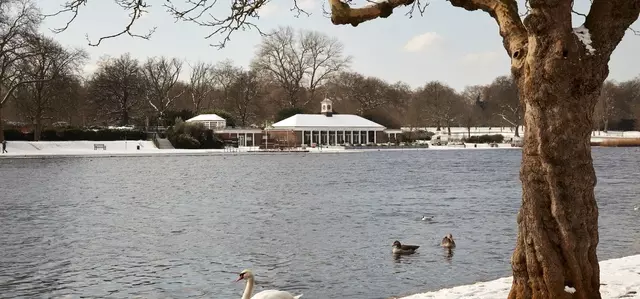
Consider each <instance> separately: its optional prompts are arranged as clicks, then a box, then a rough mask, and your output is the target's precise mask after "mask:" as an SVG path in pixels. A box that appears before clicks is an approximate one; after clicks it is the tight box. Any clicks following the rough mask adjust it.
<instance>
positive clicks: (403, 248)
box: [391, 241, 420, 254]
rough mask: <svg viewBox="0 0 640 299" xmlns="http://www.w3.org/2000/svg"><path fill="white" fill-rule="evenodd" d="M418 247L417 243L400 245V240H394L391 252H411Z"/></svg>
mask: <svg viewBox="0 0 640 299" xmlns="http://www.w3.org/2000/svg"><path fill="white" fill-rule="evenodd" d="M418 248H420V246H418V245H402V244H400V241H394V242H393V249H392V251H391V252H393V254H413V253H415V252H416V250H417V249H418Z"/></svg>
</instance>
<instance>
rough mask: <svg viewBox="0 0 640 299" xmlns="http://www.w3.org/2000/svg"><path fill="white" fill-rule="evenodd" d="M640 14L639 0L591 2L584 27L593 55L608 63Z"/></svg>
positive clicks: (595, 0) (599, 0) (600, 0)
mask: <svg viewBox="0 0 640 299" xmlns="http://www.w3.org/2000/svg"><path fill="white" fill-rule="evenodd" d="M639 14H640V0H593V4H592V5H591V9H590V10H589V14H588V15H587V18H586V20H585V24H584V26H585V27H586V28H587V29H588V30H589V33H590V35H591V46H592V47H593V48H594V49H595V55H599V56H600V57H602V58H604V59H606V61H609V57H610V56H611V53H613V50H615V48H616V47H617V46H618V44H619V43H620V41H621V40H622V37H624V34H625V32H626V31H627V29H629V27H630V26H631V24H633V22H635V21H636V20H637V19H638V15H639Z"/></svg>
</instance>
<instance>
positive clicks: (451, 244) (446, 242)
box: [440, 234, 456, 249]
mask: <svg viewBox="0 0 640 299" xmlns="http://www.w3.org/2000/svg"><path fill="white" fill-rule="evenodd" d="M440 246H442V247H446V248H449V249H451V248H456V242H455V241H453V236H452V235H451V234H448V235H446V236H444V238H442V242H440Z"/></svg>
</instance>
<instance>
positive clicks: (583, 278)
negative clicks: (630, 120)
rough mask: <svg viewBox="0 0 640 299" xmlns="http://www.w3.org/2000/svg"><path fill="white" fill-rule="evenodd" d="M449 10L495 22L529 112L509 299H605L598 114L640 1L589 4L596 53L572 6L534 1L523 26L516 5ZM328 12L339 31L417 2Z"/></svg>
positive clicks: (479, 1)
mask: <svg viewBox="0 0 640 299" xmlns="http://www.w3.org/2000/svg"><path fill="white" fill-rule="evenodd" d="M449 2H450V3H451V4H452V5H453V6H456V7H461V8H464V9H466V10H469V11H474V10H483V11H485V12H487V13H488V14H489V15H490V16H491V17H492V18H494V19H495V20H496V22H497V23H498V27H499V28H500V35H501V36H502V39H503V45H504V48H505V50H506V51H507V53H508V54H509V57H510V58H511V73H512V74H513V76H514V78H515V79H516V80H517V82H518V89H519V93H520V101H521V103H522V106H523V107H524V124H525V132H524V133H525V134H524V137H525V141H524V146H523V150H522V151H523V152H522V164H521V168H520V180H521V182H522V207H521V208H520V212H519V213H518V219H517V221H518V238H517V243H516V249H515V251H514V253H513V256H512V260H511V263H512V268H513V284H512V288H511V292H510V293H509V299H569V298H571V299H578V298H579V299H600V298H601V296H600V291H599V290H600V274H599V273H600V269H599V264H598V258H597V255H596V246H597V244H598V241H599V239H598V206H597V203H596V200H595V196H594V187H595V184H596V176H595V171H594V169H593V160H592V158H591V146H590V138H591V137H590V136H591V127H592V125H593V111H594V107H595V105H596V102H597V99H598V96H599V94H600V89H601V87H602V83H603V82H604V80H605V79H606V77H607V75H608V73H609V69H608V63H609V59H610V57H611V53H612V52H613V50H614V49H615V48H616V47H617V45H618V44H619V43H620V41H621V40H622V37H623V36H624V34H625V32H626V31H627V29H628V28H629V26H630V25H631V24H632V23H633V22H635V21H636V20H637V19H638V14H639V13H640V0H593V1H591V2H592V5H591V9H590V11H589V13H588V15H587V17H586V20H585V24H584V26H583V28H582V29H581V30H580V31H582V32H583V33H577V34H580V35H582V36H584V35H588V36H589V37H590V40H591V43H590V44H585V42H584V40H582V39H581V38H580V37H579V36H578V35H576V34H574V29H573V28H572V24H571V19H572V18H571V17H572V11H573V7H572V5H573V1H558V0H529V1H528V3H529V6H530V12H529V14H528V16H527V17H526V18H525V19H524V21H521V19H520V16H519V14H518V4H517V2H516V1H515V0H449ZM330 3H331V9H332V16H331V20H332V22H333V23H334V24H351V25H353V26H356V25H358V24H359V23H361V22H364V21H368V20H373V19H375V18H378V17H382V18H385V17H388V16H389V15H391V12H392V11H393V9H394V8H396V7H398V6H401V5H410V4H412V3H414V1H413V0H390V1H387V2H381V3H378V4H375V5H370V6H368V7H365V8H361V9H353V8H350V7H349V6H348V4H346V3H342V2H341V1H339V0H330ZM566 286H569V287H573V288H574V289H575V293H568V292H566V291H565V287H566Z"/></svg>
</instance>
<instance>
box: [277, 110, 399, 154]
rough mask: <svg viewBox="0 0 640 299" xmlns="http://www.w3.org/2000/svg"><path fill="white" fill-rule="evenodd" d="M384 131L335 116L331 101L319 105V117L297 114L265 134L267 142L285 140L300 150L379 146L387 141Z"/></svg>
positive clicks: (345, 116) (361, 119) (360, 119)
mask: <svg viewBox="0 0 640 299" xmlns="http://www.w3.org/2000/svg"><path fill="white" fill-rule="evenodd" d="M385 129H386V128H385V127H384V126H382V125H380V124H377V123H375V122H373V121H370V120H368V119H366V118H364V117H361V116H358V115H353V114H334V113H333V103H332V101H331V100H329V99H325V100H323V101H322V102H321V103H320V114H296V115H294V116H291V117H289V118H287V119H283V120H281V121H279V122H277V123H274V124H273V125H272V126H271V128H268V129H267V131H268V134H269V136H270V138H275V139H279V140H280V139H283V138H286V139H287V142H288V143H291V144H295V145H298V146H299V145H311V144H313V143H315V144H317V145H342V144H369V143H374V144H375V143H382V142H387V141H388V140H389V139H388V137H389V134H387V132H385ZM391 134H394V135H395V131H394V132H393V133H391ZM278 136H279V137H278ZM281 141H282V140H281Z"/></svg>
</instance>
